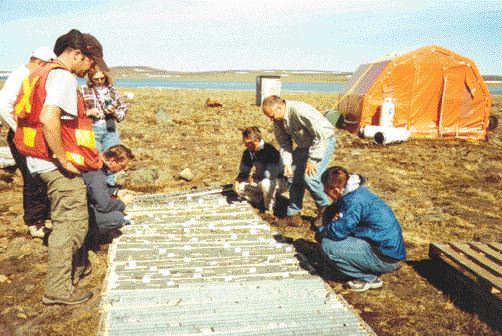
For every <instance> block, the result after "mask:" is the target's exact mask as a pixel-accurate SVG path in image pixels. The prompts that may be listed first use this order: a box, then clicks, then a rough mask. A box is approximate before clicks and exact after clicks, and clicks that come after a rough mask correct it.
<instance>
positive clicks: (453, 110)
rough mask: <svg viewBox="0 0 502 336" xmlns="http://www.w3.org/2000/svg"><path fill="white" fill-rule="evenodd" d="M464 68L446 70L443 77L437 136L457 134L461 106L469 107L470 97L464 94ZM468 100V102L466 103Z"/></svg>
mask: <svg viewBox="0 0 502 336" xmlns="http://www.w3.org/2000/svg"><path fill="white" fill-rule="evenodd" d="M465 91H466V84H465V68H464V67H453V68H448V69H446V70H445V72H444V76H443V93H442V97H441V108H440V110H439V118H438V120H439V125H438V132H439V136H440V137H443V136H444V135H446V134H448V135H450V136H451V135H455V136H458V132H459V118H460V115H461V109H462V107H463V106H469V105H471V101H470V100H471V99H472V98H471V97H470V96H469V95H466V94H465ZM468 100H469V101H468Z"/></svg>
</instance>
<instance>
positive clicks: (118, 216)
mask: <svg viewBox="0 0 502 336" xmlns="http://www.w3.org/2000/svg"><path fill="white" fill-rule="evenodd" d="M102 159H103V167H102V168H101V169H99V170H95V171H88V172H84V173H82V176H83V178H84V181H85V185H86V187H87V198H88V204H89V220H90V223H89V224H90V225H89V226H90V228H95V230H96V229H97V235H98V237H104V236H106V235H108V234H110V233H112V232H114V231H116V230H117V229H120V228H121V227H122V226H123V225H124V224H127V221H126V220H125V219H124V210H125V207H126V203H128V202H130V200H131V199H130V198H131V195H130V194H128V193H127V192H125V190H120V191H119V189H118V188H116V187H110V186H108V185H107V184H106V178H107V176H108V175H110V174H115V173H118V172H120V171H122V170H125V169H126V168H127V166H128V164H129V161H130V160H132V159H134V155H133V154H132V152H131V150H130V149H129V148H127V147H126V146H124V145H114V146H111V147H110V148H108V149H107V150H106V151H105V152H104V153H103V154H102ZM95 230H94V231H95Z"/></svg>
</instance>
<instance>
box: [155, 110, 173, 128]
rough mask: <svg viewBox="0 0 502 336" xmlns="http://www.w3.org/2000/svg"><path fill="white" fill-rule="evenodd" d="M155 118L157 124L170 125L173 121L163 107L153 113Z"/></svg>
mask: <svg viewBox="0 0 502 336" xmlns="http://www.w3.org/2000/svg"><path fill="white" fill-rule="evenodd" d="M155 118H156V120H157V124H160V125H162V124H164V125H170V124H172V123H173V119H172V118H171V117H170V116H169V114H167V112H166V111H164V109H162V108H161V109H160V110H159V111H158V112H157V114H155Z"/></svg>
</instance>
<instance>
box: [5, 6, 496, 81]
mask: <svg viewBox="0 0 502 336" xmlns="http://www.w3.org/2000/svg"><path fill="white" fill-rule="evenodd" d="M72 28H76V29H79V30H80V31H82V32H84V33H91V34H92V35H94V36H95V37H96V38H97V39H98V40H99V41H100V42H101V44H102V45H103V49H104V55H105V60H106V62H107V64H108V66H124V65H126V66H149V67H155V68H160V69H164V70H170V71H216V70H265V69H274V70H324V71H355V70H356V68H357V67H358V65H359V64H363V63H368V62H371V61H372V60H375V59H377V58H380V57H382V56H385V55H387V54H389V53H392V52H404V51H411V50H413V49H416V48H419V47H422V46H425V45H430V44H438V45H441V46H443V47H445V48H448V49H450V50H452V51H455V52H457V53H459V54H462V55H464V56H466V57H468V58H470V59H472V60H473V61H474V62H475V63H476V65H477V66H478V69H479V70H480V72H481V73H482V74H485V75H488V74H491V75H502V56H501V55H502V2H501V1H500V0H499V1H492V0H478V1H471V0H469V1H467V0H456V1H455V0H409V1H405V0H388V1H385V0H321V1H318V0H249V1H243V0H199V1H193V0H164V1H162V0H155V1H152V0H144V1H142V0H134V1H131V0H19V1H18V0H1V1H0V70H3V71H8V70H11V69H13V68H15V67H16V66H18V65H19V64H23V63H26V62H27V60H28V58H29V55H30V54H31V52H32V51H33V50H34V49H35V48H37V47H40V46H48V47H53V46H54V42H55V40H56V39H57V38H58V37H59V36H60V35H63V34H65V33H66V32H68V31H69V30H70V29H72Z"/></svg>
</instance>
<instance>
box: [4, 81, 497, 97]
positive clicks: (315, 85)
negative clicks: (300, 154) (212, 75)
mask: <svg viewBox="0 0 502 336" xmlns="http://www.w3.org/2000/svg"><path fill="white" fill-rule="evenodd" d="M5 79H6V77H2V76H0V80H5ZM79 82H80V83H81V84H83V83H84V82H85V81H84V80H82V79H79ZM115 86H117V87H134V88H141V87H148V88H171V89H220V90H252V91H254V90H256V83H255V82H216V81H214V82H213V81H201V80H189V81H183V80H155V79H117V80H115ZM344 88H345V83H335V82H302V83H292V82H282V91H313V92H337V91H338V92H339V91H343V89H344ZM488 89H489V90H490V93H491V94H492V95H502V86H500V85H499V86H491V87H488Z"/></svg>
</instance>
